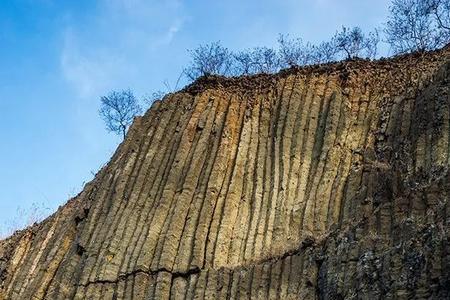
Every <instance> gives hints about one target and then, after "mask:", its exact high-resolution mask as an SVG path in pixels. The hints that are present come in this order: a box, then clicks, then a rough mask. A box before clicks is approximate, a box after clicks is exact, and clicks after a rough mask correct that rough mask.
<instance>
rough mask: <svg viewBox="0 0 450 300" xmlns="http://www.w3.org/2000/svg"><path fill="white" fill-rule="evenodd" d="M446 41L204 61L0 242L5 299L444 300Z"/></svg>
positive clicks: (0, 295) (448, 129) (448, 178)
mask: <svg viewBox="0 0 450 300" xmlns="http://www.w3.org/2000/svg"><path fill="white" fill-rule="evenodd" d="M449 116H450V49H449V48H448V47H447V48H444V49H442V50H439V51H436V52H431V53H421V54H411V55H406V56H402V57H397V58H393V59H389V60H381V61H376V62H369V61H362V60H356V61H346V62H341V63H335V64H330V65H322V66H314V67H307V68H293V69H290V70H285V71H282V72H281V73H279V74H276V75H258V76H253V77H243V78H232V79H227V78H218V77H207V78H202V79H200V80H199V81H197V82H196V83H194V84H193V85H191V86H189V87H187V88H185V89H184V90H182V91H180V92H178V93H175V94H171V95H168V96H167V97H165V99H164V100H163V101H159V102H156V103H154V104H153V106H152V108H151V109H150V110H149V111H148V112H147V113H146V114H145V115H144V116H143V117H139V118H137V119H136V120H135V122H134V123H133V125H132V127H131V128H130V130H129V133H128V135H127V138H126V140H125V141H124V142H123V143H122V144H121V145H120V146H119V148H118V149H117V151H116V153H115V154H114V156H113V157H112V158H111V161H110V162H109V163H108V165H107V166H105V167H104V168H103V169H102V170H100V171H99V173H98V174H97V176H96V177H95V179H94V180H93V181H92V182H90V183H89V184H87V185H86V186H85V188H84V190H83V191H82V192H81V193H80V194H79V195H78V196H77V197H75V198H74V199H71V200H70V201H69V202H68V203H67V204H66V205H64V206H62V207H61V208H60V209H59V210H58V211H57V212H56V213H55V214H53V215H52V216H50V217H49V218H48V219H46V220H45V221H43V222H42V223H40V224H36V225H34V226H32V227H31V228H28V229H26V230H23V231H20V232H17V233H16V234H14V235H13V236H12V237H10V238H8V239H6V240H3V241H0V299H194V298H201V299H232V298H233V299H235V298H239V299H241V298H252V299H254V298H255V299H256V298H259V299H377V298H378V299H406V298H408V299H409V298H418V299H425V298H426V299H429V298H433V299H448V298H449V297H450V244H449V239H450V230H449V228H450V205H449V203H448V202H449V195H450V173H449V166H450V143H449V141H450V125H449Z"/></svg>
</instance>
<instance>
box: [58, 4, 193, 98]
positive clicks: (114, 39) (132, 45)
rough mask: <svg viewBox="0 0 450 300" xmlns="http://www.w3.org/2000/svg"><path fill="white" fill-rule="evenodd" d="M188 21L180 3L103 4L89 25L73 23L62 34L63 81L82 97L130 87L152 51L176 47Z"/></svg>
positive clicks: (90, 18)
mask: <svg viewBox="0 0 450 300" xmlns="http://www.w3.org/2000/svg"><path fill="white" fill-rule="evenodd" d="M185 19H186V16H185V15H184V14H183V10H182V5H181V3H180V1H178V0H166V1H143V0H100V1H99V2H98V11H97V12H96V13H94V14H93V15H91V16H89V18H88V20H87V21H88V24H79V23H77V22H75V21H73V20H72V21H70V22H68V23H69V24H68V25H67V27H66V28H65V30H64V32H63V39H62V41H63V44H62V50H61V56H60V63H61V70H62V73H63V76H64V78H65V79H66V80H67V82H68V83H70V85H71V86H72V87H73V88H74V89H75V90H76V91H77V93H78V94H79V95H80V96H81V97H93V96H97V95H98V94H99V93H102V92H104V91H105V90H106V89H110V88H114V87H115V85H116V84H118V83H122V84H123V83H126V82H127V79H130V78H131V77H133V74H135V73H136V68H140V67H142V65H141V64H142V61H143V60H145V59H143V58H144V57H146V56H148V55H149V52H150V51H154V50H155V49H158V48H159V47H164V46H167V45H168V44H170V43H171V42H172V40H173V39H174V37H175V36H176V34H177V33H178V32H179V31H180V29H181V28H182V26H183V24H184V20H185Z"/></svg>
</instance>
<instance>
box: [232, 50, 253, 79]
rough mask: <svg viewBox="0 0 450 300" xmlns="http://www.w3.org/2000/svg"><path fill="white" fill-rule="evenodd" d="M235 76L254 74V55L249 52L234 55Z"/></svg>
mask: <svg viewBox="0 0 450 300" xmlns="http://www.w3.org/2000/svg"><path fill="white" fill-rule="evenodd" d="M233 59H234V61H233V67H232V69H233V71H232V72H233V75H236V76H240V75H249V74H253V73H254V70H253V69H254V65H253V58H252V54H251V52H250V51H249V50H246V51H240V52H238V53H236V54H233Z"/></svg>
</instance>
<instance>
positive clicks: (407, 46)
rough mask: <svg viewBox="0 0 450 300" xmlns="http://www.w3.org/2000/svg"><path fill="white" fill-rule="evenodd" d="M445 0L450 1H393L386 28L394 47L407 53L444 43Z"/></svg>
mask: <svg viewBox="0 0 450 300" xmlns="http://www.w3.org/2000/svg"><path fill="white" fill-rule="evenodd" d="M445 2H448V0H445V1H442V2H441V1H438V0H393V1H392V3H391V6H390V8H389V11H390V15H389V17H388V22H387V23H386V28H385V33H386V36H387V42H388V43H389V44H390V45H391V47H392V50H393V51H394V52H395V53H405V52H411V51H425V50H431V49H435V48H437V47H439V46H441V45H442V44H443V43H444V39H445V37H444V36H443V35H442V30H443V29H445V25H444V22H445V21H444V19H445V6H446V3H445ZM447 14H448V7H447ZM439 22H440V23H441V24H439ZM442 25H444V26H442Z"/></svg>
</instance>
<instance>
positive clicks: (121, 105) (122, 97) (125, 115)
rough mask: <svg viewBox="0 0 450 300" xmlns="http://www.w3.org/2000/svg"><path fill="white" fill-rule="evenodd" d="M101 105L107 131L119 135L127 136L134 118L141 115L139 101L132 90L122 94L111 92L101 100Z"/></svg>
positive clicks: (100, 112)
mask: <svg viewBox="0 0 450 300" xmlns="http://www.w3.org/2000/svg"><path fill="white" fill-rule="evenodd" d="M100 100H101V105H100V110H99V114H100V116H101V117H102V119H103V121H105V124H106V129H107V130H108V131H110V132H114V133H116V134H118V135H122V137H123V139H125V135H126V132H127V129H128V127H129V126H130V125H131V123H132V122H133V118H134V117H135V116H136V115H138V114H140V113H141V107H140V105H139V103H138V100H137V99H136V97H135V96H134V95H133V93H132V92H131V91H130V90H124V91H121V92H115V91H112V92H110V93H109V94H108V95H107V96H103V97H101V98H100Z"/></svg>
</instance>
